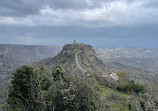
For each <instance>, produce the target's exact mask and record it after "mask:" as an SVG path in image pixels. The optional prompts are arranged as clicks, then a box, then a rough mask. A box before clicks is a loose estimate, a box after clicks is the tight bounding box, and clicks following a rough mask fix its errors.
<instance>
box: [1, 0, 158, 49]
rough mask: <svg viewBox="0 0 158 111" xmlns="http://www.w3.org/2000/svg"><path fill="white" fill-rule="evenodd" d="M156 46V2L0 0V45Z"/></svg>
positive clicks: (157, 3)
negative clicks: (80, 43)
mask: <svg viewBox="0 0 158 111" xmlns="http://www.w3.org/2000/svg"><path fill="white" fill-rule="evenodd" d="M73 39H76V40H77V41H78V42H83V43H88V44H92V45H93V46H101V47H145V48H147V47H149V48H158V0H0V44H5V43H9V44H41V45H63V44H66V43H70V42H72V41H73Z"/></svg>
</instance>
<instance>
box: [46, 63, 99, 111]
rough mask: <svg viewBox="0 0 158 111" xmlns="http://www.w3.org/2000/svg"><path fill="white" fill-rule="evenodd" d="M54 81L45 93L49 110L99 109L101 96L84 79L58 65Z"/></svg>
mask: <svg viewBox="0 0 158 111" xmlns="http://www.w3.org/2000/svg"><path fill="white" fill-rule="evenodd" d="M53 75H54V80H55V81H54V83H53V84H52V86H51V87H50V88H49V90H48V92H46V94H45V98H46V101H49V103H50V106H49V107H48V109H49V110H54V111H98V110H101V108H100V98H99V96H98V95H97V94H96V92H95V91H94V90H93V88H92V87H91V86H90V85H89V84H88V83H87V82H85V81H84V80H81V79H78V78H75V77H73V76H71V75H70V73H69V72H68V71H66V70H64V69H63V68H62V67H61V66H57V67H56V69H55V70H54V73H53Z"/></svg>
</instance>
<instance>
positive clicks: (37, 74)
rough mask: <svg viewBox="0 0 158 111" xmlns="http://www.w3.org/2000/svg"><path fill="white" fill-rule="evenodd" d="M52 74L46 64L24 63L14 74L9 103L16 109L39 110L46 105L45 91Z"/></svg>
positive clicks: (49, 83)
mask: <svg viewBox="0 0 158 111" xmlns="http://www.w3.org/2000/svg"><path fill="white" fill-rule="evenodd" d="M52 80H53V79H52V74H51V71H50V70H49V69H47V68H46V67H45V66H44V65H41V66H39V67H38V68H34V67H33V66H31V65H24V66H22V67H20V68H18V69H17V70H16V72H15V73H14V74H13V81H12V87H11V89H10V91H9V95H8V104H9V105H10V107H11V108H12V109H15V110H19V109H20V110H29V111H34V110H36V111H38V110H41V109H43V108H44V107H46V103H45V101H44V99H43V93H44V91H45V90H47V89H48V87H49V86H50V85H51V81H52Z"/></svg>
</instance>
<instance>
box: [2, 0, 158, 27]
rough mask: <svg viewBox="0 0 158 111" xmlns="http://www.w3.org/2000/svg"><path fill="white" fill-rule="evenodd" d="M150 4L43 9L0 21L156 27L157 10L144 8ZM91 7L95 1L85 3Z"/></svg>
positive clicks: (138, 0)
mask: <svg viewBox="0 0 158 111" xmlns="http://www.w3.org/2000/svg"><path fill="white" fill-rule="evenodd" d="M148 1H149V0H134V1H133V2H131V3H129V2H127V1H126V0H116V1H113V2H103V1H102V2H100V6H98V7H94V8H84V9H82V10H76V9H75V10H74V9H53V8H50V7H49V6H45V7H43V8H42V9H41V10H40V11H39V14H37V15H30V16H27V17H23V18H19V19H17V18H14V17H6V18H1V19H0V23H1V24H26V25H28V24H29V25H36V26H40V25H44V26H88V27H109V26H126V25H141V24H157V23H158V21H157V18H158V8H156V7H148V8H147V7H145V4H146V3H148ZM87 4H88V5H89V6H92V5H93V4H94V1H92V0H87Z"/></svg>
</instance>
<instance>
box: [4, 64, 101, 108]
mask: <svg viewBox="0 0 158 111" xmlns="http://www.w3.org/2000/svg"><path fill="white" fill-rule="evenodd" d="M6 110H9V111H24V110H28V111H101V110H102V109H101V100H100V98H99V96H98V94H97V93H96V91H94V89H93V88H92V86H91V85H90V84H89V83H87V82H86V81H84V80H81V79H78V78H75V77H74V76H72V75H71V74H70V72H68V71H67V70H65V69H63V68H62V67H61V66H57V67H56V68H55V69H54V71H50V70H49V69H47V68H46V67H45V66H44V65H42V66H39V67H38V68H35V67H33V66H29V65H24V66H22V67H21V68H18V69H17V70H16V72H15V73H14V74H13V81H12V87H11V89H10V92H9V97H8V106H7V107H6Z"/></svg>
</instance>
